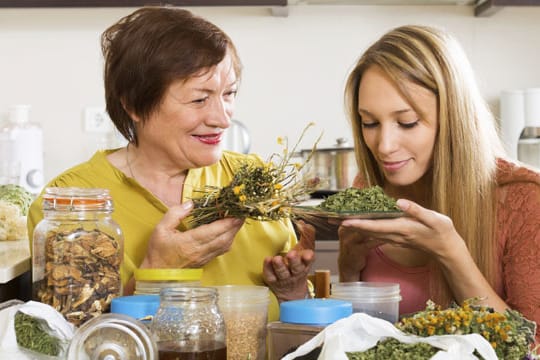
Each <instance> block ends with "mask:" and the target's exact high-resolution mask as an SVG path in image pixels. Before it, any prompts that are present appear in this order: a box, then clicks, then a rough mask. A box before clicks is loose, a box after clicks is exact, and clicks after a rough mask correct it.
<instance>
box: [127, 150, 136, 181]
mask: <svg viewBox="0 0 540 360" xmlns="http://www.w3.org/2000/svg"><path fill="white" fill-rule="evenodd" d="M129 145H130V144H127V146H126V163H127V166H128V170H129V176H131V177H132V178H133V180H135V181H137V179H136V178H135V175H133V170H132V169H131V162H130V161H129Z"/></svg>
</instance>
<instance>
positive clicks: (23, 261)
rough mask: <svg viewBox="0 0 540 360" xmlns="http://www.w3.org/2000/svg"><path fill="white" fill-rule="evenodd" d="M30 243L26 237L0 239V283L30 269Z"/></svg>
mask: <svg viewBox="0 0 540 360" xmlns="http://www.w3.org/2000/svg"><path fill="white" fill-rule="evenodd" d="M30 266H31V257H30V244H29V242H28V240H27V239H24V240H15V241H0V284H5V283H7V282H8V281H11V280H13V279H14V278H16V277H17V276H19V275H21V274H23V273H25V272H27V271H29V270H30Z"/></svg>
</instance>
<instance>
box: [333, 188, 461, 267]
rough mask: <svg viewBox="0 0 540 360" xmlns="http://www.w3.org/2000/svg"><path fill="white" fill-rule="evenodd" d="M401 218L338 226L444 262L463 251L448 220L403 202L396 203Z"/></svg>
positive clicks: (344, 222) (430, 211)
mask: <svg viewBox="0 0 540 360" xmlns="http://www.w3.org/2000/svg"><path fill="white" fill-rule="evenodd" d="M397 205H398V207H399V208H400V209H401V210H402V211H403V212H404V213H405V216H403V217H400V218H396V219H377V220H367V219H349V220H344V221H343V222H342V223H341V226H344V227H350V228H353V229H355V230H357V231H359V232H361V233H362V234H363V236H364V237H370V238H372V239H374V240H378V241H381V242H383V243H390V244H393V245H396V246H402V247H408V248H413V249H418V250H422V251H424V252H427V253H429V254H432V255H434V256H436V257H437V258H438V259H442V258H447V257H448V256H450V254H451V253H452V252H453V251H454V250H456V249H463V246H456V245H463V239H462V238H461V237H460V236H459V234H458V233H457V231H456V229H455V227H454V224H453V222H452V220H451V219H450V218H449V217H448V216H445V215H443V214H440V213H438V212H436V211H432V210H429V209H426V208H423V207H421V206H420V205H418V204H416V203H414V202H412V201H409V200H405V199H399V200H398V201H397Z"/></svg>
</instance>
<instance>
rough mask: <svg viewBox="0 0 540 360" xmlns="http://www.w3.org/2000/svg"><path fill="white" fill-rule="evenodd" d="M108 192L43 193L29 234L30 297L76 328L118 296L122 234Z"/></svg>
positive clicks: (105, 309)
mask: <svg viewBox="0 0 540 360" xmlns="http://www.w3.org/2000/svg"><path fill="white" fill-rule="evenodd" d="M112 212H113V201H112V198H111V196H110V194H109V191H108V190H107V189H91V188H47V189H45V193H44V195H43V216H44V217H43V220H42V221H41V222H40V223H39V224H38V225H37V226H36V228H35V230H34V234H33V253H32V294H33V298H34V300H37V301H40V302H43V303H46V304H49V305H51V306H52V307H54V308H55V309H56V310H57V311H59V312H60V313H62V314H63V315H64V317H65V318H66V319H67V320H68V321H70V322H71V323H73V324H74V325H76V326H79V325H81V324H83V323H84V322H86V321H88V320H90V319H92V318H94V317H97V316H98V315H100V314H102V313H104V312H108V311H109V309H110V304H111V301H112V299H113V298H115V297H117V296H120V295H121V294H122V282H121V280H120V264H121V262H122V254H123V235H122V231H121V229H120V227H119V226H118V224H117V223H116V222H115V221H114V220H113V219H112V217H111V215H112Z"/></svg>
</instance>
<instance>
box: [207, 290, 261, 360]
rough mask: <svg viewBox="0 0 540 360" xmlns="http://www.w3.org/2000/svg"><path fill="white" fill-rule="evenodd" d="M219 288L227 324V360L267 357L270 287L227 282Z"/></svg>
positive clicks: (222, 310)
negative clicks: (229, 283) (228, 283)
mask: <svg viewBox="0 0 540 360" xmlns="http://www.w3.org/2000/svg"><path fill="white" fill-rule="evenodd" d="M216 288H217V289H218V294H219V300H218V306H219V310H220V311H221V313H222V314H223V317H224V318H225V325H226V327H227V359H228V360H246V359H251V360H264V358H265V353H266V323H267V321H268V304H269V302H270V296H269V294H268V288H267V287H265V286H255V285H224V286H216Z"/></svg>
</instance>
